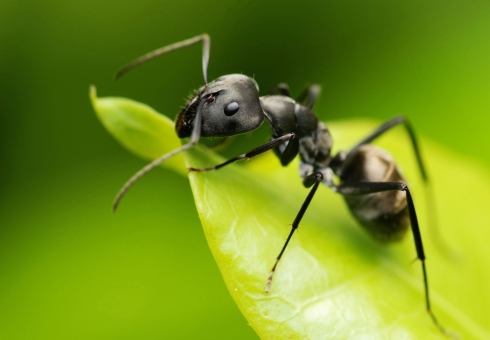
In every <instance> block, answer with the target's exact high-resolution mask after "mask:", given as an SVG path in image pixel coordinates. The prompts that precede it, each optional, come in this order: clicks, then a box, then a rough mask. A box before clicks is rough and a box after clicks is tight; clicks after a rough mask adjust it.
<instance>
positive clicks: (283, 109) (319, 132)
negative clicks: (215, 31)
mask: <svg viewBox="0 0 490 340" xmlns="http://www.w3.org/2000/svg"><path fill="white" fill-rule="evenodd" d="M200 42H202V43H203V53H202V67H203V74H204V81H205V85H204V86H203V87H201V88H200V89H199V90H197V91H196V93H195V95H194V96H192V98H191V99H189V100H188V101H187V103H186V105H185V108H184V109H183V110H182V111H181V112H180V113H179V114H178V116H177V118H176V121H175V130H176V132H177V135H178V136H179V138H187V137H190V139H189V141H188V143H186V144H184V145H182V146H181V147H180V148H178V149H176V150H174V151H171V152H169V153H167V154H165V155H163V156H161V157H160V158H157V159H155V160H154V161H153V162H151V163H150V164H148V165H147V166H145V167H144V168H143V169H141V170H140V171H138V172H137V173H136V174H135V175H134V176H133V177H131V178H130V179H129V180H128V181H127V182H126V184H125V185H124V186H123V187H122V189H121V190H120V191H119V193H118V194H117V196H116V198H115V200H114V204H113V210H114V211H115V210H116V208H117V206H118V204H119V202H120V200H121V198H122V197H123V196H124V194H125V193H126V192H127V190H128V189H129V188H130V187H131V186H132V185H133V184H134V183H135V182H136V181H137V180H138V179H140V178H141V177H142V176H143V175H145V174H146V173H147V172H149V171H150V170H152V169H153V168H155V167H157V166H158V165H160V164H161V163H162V162H163V161H165V160H167V159H169V158H170V157H172V156H175V155H177V154H178V153H180V152H183V151H185V150H188V149H190V148H191V147H192V146H194V145H195V144H197V143H198V141H199V138H200V137H201V136H202V137H230V136H234V135H238V134H242V133H247V132H250V131H253V130H255V129H257V128H258V127H259V126H260V125H261V124H262V123H263V122H264V120H267V121H268V122H269V125H270V127H271V130H272V136H271V140H270V142H268V143H265V144H263V145H261V146H259V147H257V148H255V149H253V150H251V151H249V152H247V153H244V154H242V155H239V156H237V157H234V158H231V159H229V160H227V161H226V162H224V163H222V164H218V165H215V166H212V167H208V168H190V169H189V171H195V172H205V171H210V170H218V169H220V168H222V167H224V166H226V165H228V164H231V163H233V162H236V161H239V160H244V159H251V158H253V157H255V156H258V155H260V154H262V153H264V152H266V151H269V150H273V151H274V152H275V154H276V155H277V157H278V158H279V160H280V162H281V164H282V165H283V166H286V165H288V164H289V163H291V161H292V160H293V159H294V158H295V157H296V156H297V155H299V157H300V167H299V172H300V176H301V179H302V181H303V185H304V186H305V187H306V188H311V189H310V192H309V193H308V195H307V197H306V199H305V201H304V202H303V205H302V206H301V208H300V209H299V212H298V214H297V215H296V218H295V219H294V222H293V224H292V228H291V231H290V233H289V235H288V237H287V239H286V242H285V243H284V246H283V247H282V249H281V251H280V252H279V255H278V256H277V258H276V261H275V263H274V265H273V267H272V270H271V272H270V274H269V277H268V278H267V282H266V286H265V291H266V292H267V293H268V292H269V290H270V288H271V284H272V278H273V276H274V272H275V271H276V268H277V265H278V263H279V260H280V259H281V257H282V255H283V254H284V252H285V250H286V247H287V245H288V243H289V241H290V240H291V237H292V236H293V234H294V232H295V231H296V229H298V226H299V224H300V222H301V219H302V218H303V215H304V214H305V212H306V210H307V209H308V206H309V204H310V202H311V200H312V199H313V196H314V195H315V192H316V190H317V189H318V186H319V185H320V183H323V184H325V185H326V186H327V187H329V188H331V189H332V190H333V191H334V192H337V193H339V194H341V195H342V196H343V197H344V200H345V202H346V203H347V206H348V207H349V209H350V211H351V213H352V214H353V216H354V217H355V218H356V219H357V220H358V221H359V223H360V224H361V225H362V226H363V227H364V228H366V230H367V231H368V232H369V233H370V234H371V235H372V236H373V237H374V238H376V239H378V240H381V241H384V242H392V241H397V240H400V239H401V238H403V237H404V235H405V234H406V232H407V230H408V228H409V227H410V226H411V230H412V234H413V238H414V242H415V249H416V252H417V258H418V259H419V260H420V262H421V264H422V273H423V281H424V291H425V305H426V309H427V311H428V313H429V315H430V317H431V319H432V321H433V322H434V324H435V326H436V327H437V328H438V329H439V330H440V331H441V332H443V333H444V334H446V335H449V336H451V337H453V336H454V335H453V334H452V333H449V332H448V331H446V330H445V328H444V327H442V325H441V324H440V323H439V321H438V320H437V318H436V316H435V314H434V313H433V312H432V309H431V305H430V298H429V284H428V279H427V270H426V267H425V253H424V247H423V243H422V237H421V235H420V228H419V223H418V220H417V215H416V212H415V206H414V203H413V200H412V195H411V194H410V190H409V188H408V186H407V185H406V184H405V182H404V179H403V177H402V175H401V172H400V171H399V169H398V168H397V166H396V164H395V161H394V160H393V158H392V157H391V156H390V155H389V154H388V153H387V152H386V151H383V150H381V149H378V148H376V147H374V146H372V145H370V144H369V143H371V142H372V141H373V140H375V139H376V138H377V137H379V136H380V135H382V134H383V133H385V132H386V131H388V130H390V129H391V128H392V127H394V126H397V125H402V126H403V127H404V128H405V129H406V131H407V132H408V135H409V137H410V141H411V144H412V147H413V149H414V152H415V156H416V159H417V163H418V167H419V169H420V173H421V175H422V178H423V180H424V181H425V182H427V173H426V171H425V168H424V165H423V162H422V158H421V155H420V151H419V147H418V144H417V140H416V138H415V134H414V132H413V130H412V127H411V125H410V124H409V122H408V121H407V120H406V119H405V118H404V117H402V116H400V117H396V118H393V119H391V120H389V121H388V122H386V123H384V124H383V125H381V126H380V127H379V128H378V129H376V130H375V131H373V132H372V133H371V134H370V135H368V136H367V137H366V138H364V139H363V140H361V141H360V142H359V143H357V145H355V146H354V147H353V148H352V149H351V150H350V151H349V152H347V153H345V152H343V151H340V152H339V153H337V154H336V155H335V156H332V155H331V154H330V151H331V148H332V138H331V136H330V133H329V131H328V129H327V128H326V127H325V125H324V124H323V123H322V122H320V121H319V120H318V118H317V117H316V115H315V114H314V113H313V111H312V108H313V105H314V103H315V100H316V97H317V96H318V94H319V91H320V88H319V86H317V85H312V86H309V87H308V88H307V89H306V90H305V91H304V92H303V93H302V95H301V96H300V97H299V98H298V99H297V100H293V99H292V98H291V96H290V93H289V88H288V87H287V85H285V84H279V85H278V86H277V88H276V89H274V90H273V91H272V93H271V94H270V95H266V96H263V97H259V93H258V85H257V83H256V82H255V80H254V79H252V78H250V77H247V76H244V75H241V74H231V75H225V76H222V77H219V78H217V79H216V80H213V81H212V82H210V83H208V78H207V69H208V61H209V53H210V45H211V44H210V38H209V36H208V35H207V34H202V35H199V36H197V37H194V38H191V39H187V40H184V41H181V42H177V43H174V44H171V45H168V46H165V47H162V48H159V49H157V50H155V51H153V52H150V53H148V54H145V55H143V56H142V57H140V58H138V59H136V60H134V61H133V62H131V63H129V64H128V65H126V66H125V67H123V68H122V69H121V70H120V71H119V72H118V73H117V75H116V79H117V78H119V77H121V76H122V75H124V74H125V73H127V72H128V71H130V70H131V69H133V68H134V67H136V66H138V65H140V64H142V63H144V62H146V61H148V60H150V59H153V58H156V57H158V56H161V55H163V54H165V53H168V52H171V51H174V50H177V49H180V48H183V47H187V46H190V45H194V44H197V43H200ZM334 176H337V177H338V178H339V180H338V183H336V182H335V181H334Z"/></svg>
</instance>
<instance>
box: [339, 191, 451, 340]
mask: <svg viewBox="0 0 490 340" xmlns="http://www.w3.org/2000/svg"><path fill="white" fill-rule="evenodd" d="M392 190H400V191H405V193H406V198H407V208H408V215H409V218H410V225H411V229H412V234H413V239H414V243H415V250H416V252H417V258H418V259H419V260H420V262H421V264H422V275H423V280H424V292H425V305H426V309H427V312H428V313H429V315H430V317H431V319H432V321H433V322H434V325H435V326H436V327H437V328H438V329H439V330H440V331H441V332H442V333H443V334H444V335H447V336H449V337H451V338H454V339H457V338H458V336H457V335H456V334H454V333H451V332H449V331H447V330H446V329H445V328H444V327H443V326H442V325H441V324H440V323H439V321H438V320H437V318H436V316H435V314H434V313H433V312H432V309H431V304H430V296H429V281H428V278H427V270H426V267H425V252H424V245H423V243H422V235H421V234H420V227H419V222H418V219H417V214H416V212H415V205H414V203H413V199H412V195H411V194H410V190H408V186H407V185H406V184H405V183H402V182H354V183H342V184H340V185H339V186H338V187H337V192H338V193H340V194H342V195H368V194H373V193H378V192H385V191H392Z"/></svg>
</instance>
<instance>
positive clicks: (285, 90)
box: [269, 83, 291, 97]
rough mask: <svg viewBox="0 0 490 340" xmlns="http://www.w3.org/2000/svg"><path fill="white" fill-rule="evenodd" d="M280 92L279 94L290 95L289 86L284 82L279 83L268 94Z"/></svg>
mask: <svg viewBox="0 0 490 340" xmlns="http://www.w3.org/2000/svg"><path fill="white" fill-rule="evenodd" d="M274 94H280V95H281V96H286V97H291V91H290V90H289V86H288V84H286V83H279V84H277V86H276V87H274V88H273V89H272V90H271V91H270V92H269V95H274Z"/></svg>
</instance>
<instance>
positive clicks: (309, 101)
mask: <svg viewBox="0 0 490 340" xmlns="http://www.w3.org/2000/svg"><path fill="white" fill-rule="evenodd" d="M320 91H321V88H320V85H318V84H312V85H310V86H308V87H307V88H306V89H305V90H304V91H303V92H302V93H301V94H300V95H299V97H298V98H297V99H296V101H297V102H299V103H303V104H304V105H305V106H306V107H307V108H309V109H310V110H311V109H312V108H313V105H315V102H316V99H317V97H318V95H319V94H320Z"/></svg>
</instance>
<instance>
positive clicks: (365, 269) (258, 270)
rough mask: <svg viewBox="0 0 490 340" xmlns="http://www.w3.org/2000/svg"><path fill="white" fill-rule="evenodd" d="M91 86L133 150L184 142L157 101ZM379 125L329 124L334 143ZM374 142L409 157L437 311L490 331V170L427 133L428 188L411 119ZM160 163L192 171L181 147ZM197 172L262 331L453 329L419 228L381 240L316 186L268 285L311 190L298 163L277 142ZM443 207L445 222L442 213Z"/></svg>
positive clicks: (208, 155)
mask: <svg viewBox="0 0 490 340" xmlns="http://www.w3.org/2000/svg"><path fill="white" fill-rule="evenodd" d="M91 96H92V102H93V105H94V108H95V110H96V112H97V114H98V115H99V118H100V119H101V121H102V122H103V124H104V125H105V126H106V127H107V129H108V130H109V131H110V132H111V133H112V134H114V136H115V137H116V138H117V139H118V140H119V141H120V142H121V143H122V144H123V145H125V146H126V147H127V148H128V149H130V150H132V151H133V152H135V153H137V154H140V155H144V156H146V157H150V158H151V157H158V156H160V155H161V154H163V153H166V152H168V151H170V150H172V149H175V148H177V147H178V146H179V143H178V139H177V138H176V137H175V133H174V131H173V128H172V125H171V124H172V122H171V121H170V120H168V119H163V118H161V116H159V115H157V114H156V113H155V111H153V110H152V109H151V108H149V107H148V106H145V105H142V104H138V103H135V102H133V101H129V100H127V99H122V98H104V99H97V98H96V97H95V90H92V92H91ZM156 121H158V122H159V123H158V125H157V124H155V122H156ZM377 125H378V123H374V122H371V121H367V120H354V121H346V122H335V123H329V124H327V126H329V129H330V130H331V132H332V133H333V138H334V140H335V143H336V145H340V146H341V147H342V148H345V149H347V148H348V147H349V146H350V145H352V144H353V143H354V142H355V141H356V140H359V139H360V138H361V137H362V136H364V135H366V134H367V133H369V131H371V130H373V129H374V128H375V127H376V126H377ZM135 126H137V128H134V127H135ZM135 130H136V131H138V133H135V132H134V131H135ZM139 138H141V139H139ZM167 143H168V144H167ZM376 144H379V145H380V146H381V147H383V148H385V149H387V150H389V151H390V153H392V154H393V155H394V157H395V158H396V159H397V160H399V162H400V164H401V166H402V167H403V170H404V173H405V175H406V177H407V178H408V179H409V182H408V183H409V185H410V186H411V188H412V191H413V192H414V199H415V204H416V208H417V213H418V215H419V218H420V224H421V228H422V236H423V239H424V246H425V248H426V254H427V258H428V259H427V262H426V263H427V269H428V277H429V284H430V290H431V302H432V309H433V311H434V313H435V314H436V315H437V317H438V318H439V320H440V322H441V323H442V324H443V325H444V326H445V327H446V328H447V329H448V330H450V331H453V332H456V333H458V334H459V335H460V336H461V338H464V339H484V338H490V332H489V329H488V327H489V326H488V325H489V324H490V322H489V315H490V297H489V294H487V293H486V290H488V287H489V286H490V273H489V271H488V265H487V263H488V259H490V249H489V247H488V246H487V244H486V243H487V240H488V239H489V238H490V229H489V228H487V227H488V226H489V225H490V224H489V222H490V218H489V213H488V208H487V207H486V205H487V203H488V199H486V196H487V194H486V193H488V192H489V191H490V181H489V178H490V176H489V172H488V170H487V169H485V168H484V167H483V166H481V165H479V164H477V163H476V162H474V161H472V160H470V159H468V158H465V157H464V156H462V155H457V154H454V153H452V152H451V151H449V150H446V149H444V148H442V147H440V146H438V145H434V144H433V143H431V142H430V141H427V140H424V139H422V140H421V144H422V149H423V155H424V156H425V160H426V161H427V164H428V168H429V175H430V176H431V182H430V183H431V184H432V188H433V191H428V190H429V189H427V188H424V187H423V185H422V181H421V179H420V176H419V174H418V173H417V170H416V166H415V165H416V164H415V161H414V155H413V152H412V150H411V147H410V145H409V142H408V137H407V136H406V133H405V132H404V131H403V129H401V128H397V129H395V130H394V131H393V132H391V133H389V134H387V135H386V136H383V137H381V138H380V141H379V143H378V142H377V143H376ZM149 150H152V152H151V153H150V152H149ZM244 151H248V150H244ZM185 161H186V165H187V167H190V166H193V167H203V166H209V165H213V164H217V163H220V162H222V161H223V158H222V157H221V156H219V155H216V154H215V153H213V152H211V151H209V150H207V149H205V148H203V147H199V146H197V147H195V148H193V149H191V150H190V151H188V152H187V153H186V154H185ZM162 166H165V167H168V168H170V169H173V170H175V171H177V172H178V173H180V174H185V173H186V169H185V166H184V165H183V164H182V163H181V161H178V162H177V159H175V160H172V162H170V161H169V162H166V163H164V164H162ZM189 179H190V183H191V187H192V191H193V193H194V197H195V202H196V207H197V210H198V212H199V216H200V218H201V221H202V224H203V227H204V231H205V234H206V237H207V240H208V244H209V246H210V248H211V251H212V252H213V254H214V257H215V259H216V262H217V264H218V266H219V268H220V270H221V272H222V274H223V277H224V280H225V282H226V285H227V286H228V289H229V291H230V293H231V295H232V296H233V298H234V299H235V301H236V303H237V304H238V306H239V308H240V310H241V311H242V313H243V314H244V315H245V317H246V318H247V320H248V321H249V322H250V324H251V325H252V327H253V328H254V329H255V330H256V332H257V333H258V334H259V335H260V336H261V337H262V338H264V339H347V338H356V339H358V338H365V339H380V338H387V339H428V338H431V339H432V338H441V339H443V338H445V337H444V336H442V334H441V333H440V332H439V331H438V330H437V329H436V327H435V326H434V324H433V323H432V321H431V319H430V317H429V315H428V314H427V313H426V311H425V304H424V293H423V282H422V273H421V268H420V264H419V263H418V262H414V263H411V261H412V260H413V259H414V258H415V256H416V254H415V247H414V244H413V239H412V237H411V235H407V237H406V238H405V239H404V240H403V241H402V242H400V243H396V244H393V245H388V246H387V245H383V244H379V243H377V242H376V241H374V240H372V239H371V238H370V237H369V235H368V234H367V233H365V232H364V231H363V230H362V229H361V228H360V227H359V226H358V225H357V224H356V223H355V221H354V219H353V218H352V217H351V216H350V213H349V211H348V210H347V208H346V207H345V204H344V202H343V200H342V197H340V196H339V195H336V194H334V193H332V192H331V191H329V189H328V188H325V187H323V188H320V189H319V190H318V192H317V195H316V196H315V198H314V200H313V202H312V204H311V206H310V208H309V209H308V211H307V213H306V214H305V217H304V219H303V222H302V223H301V225H300V228H299V230H298V232H297V233H296V234H295V235H294V236H293V238H292V240H291V242H290V245H289V246H288V249H287V251H286V252H285V254H284V256H283V258H282V260H281V262H280V263H279V265H278V268H277V271H276V274H275V276H274V280H273V282H272V287H271V292H270V293H269V294H266V293H265V292H264V288H265V283H266V279H267V277H268V275H269V272H270V269H271V267H272V265H273V263H274V260H275V258H276V256H277V255H278V253H279V251H280V249H281V247H282V245H283V244H284V241H285V238H286V237H287V235H288V233H289V231H290V223H291V222H292V220H293V219H294V217H295V215H296V213H297V211H298V210H299V207H300V206H301V204H302V202H303V200H304V198H305V197H306V195H307V193H308V190H306V189H305V188H303V186H302V185H301V181H300V180H299V178H298V174H297V164H293V165H290V166H288V167H286V168H282V167H281V166H280V164H279V162H278V161H277V160H276V159H275V158H274V156H273V155H272V154H270V153H269V154H266V155H263V156H260V157H257V158H256V159H254V160H253V161H252V162H249V163H244V164H233V165H230V166H228V167H226V168H223V169H221V170H220V171H214V172H207V173H190V174H189ZM426 192H431V193H433V194H434V197H435V199H434V200H433V199H432V198H431V196H427V195H425V193H426ZM426 196H427V197H428V198H429V201H427V200H426V198H427V197H426ZM427 206H428V207H429V210H430V211H428V209H427ZM434 207H436V208H434ZM435 209H436V210H435ZM434 211H437V221H438V223H437V225H438V227H435V226H434V223H432V222H433V221H434V220H435V219H434V216H435V215H436V214H435V213H434ZM429 226H430V227H429ZM441 235H442V236H443V239H442V238H441V237H442V236H441ZM448 249H449V250H448Z"/></svg>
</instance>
